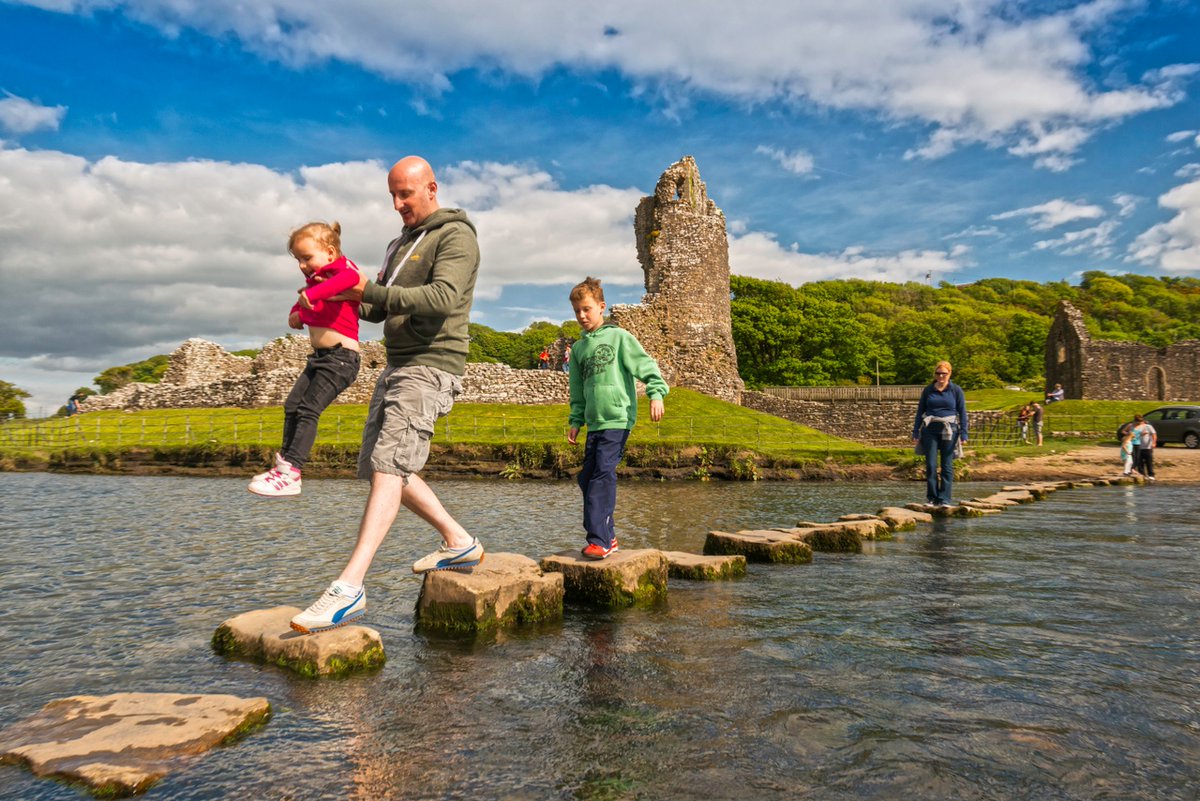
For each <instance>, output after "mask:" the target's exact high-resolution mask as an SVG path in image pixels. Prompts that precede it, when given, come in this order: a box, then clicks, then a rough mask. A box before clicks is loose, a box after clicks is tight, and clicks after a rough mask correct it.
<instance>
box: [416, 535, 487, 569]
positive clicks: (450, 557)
mask: <svg viewBox="0 0 1200 801" xmlns="http://www.w3.org/2000/svg"><path fill="white" fill-rule="evenodd" d="M482 561H483V546H482V545H481V544H480V543H479V538H478V537H477V538H475V539H473V540H471V544H470V545H468V546H467V547H466V548H451V547H450V546H449V545H443V546H442V547H441V548H438V549H437V550H436V551H434V552H433V553H431V554H429V555H428V556H423V557H421V558H420V559H418V560H417V561H416V562H415V563H413V572H414V573H428V572H429V571H430V570H456V569H462V568H467V567H475V565H477V564H479V563H480V562H482Z"/></svg>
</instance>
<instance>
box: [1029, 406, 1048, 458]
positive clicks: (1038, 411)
mask: <svg viewBox="0 0 1200 801" xmlns="http://www.w3.org/2000/svg"><path fill="white" fill-rule="evenodd" d="M1029 410H1030V411H1031V412H1033V417H1032V420H1033V436H1034V439H1036V440H1037V446H1038V447H1039V448H1040V447H1042V414H1043V413H1044V411H1045V410H1043V409H1042V404H1040V403H1038V402H1037V401H1033V402H1032V403H1030V404H1029Z"/></svg>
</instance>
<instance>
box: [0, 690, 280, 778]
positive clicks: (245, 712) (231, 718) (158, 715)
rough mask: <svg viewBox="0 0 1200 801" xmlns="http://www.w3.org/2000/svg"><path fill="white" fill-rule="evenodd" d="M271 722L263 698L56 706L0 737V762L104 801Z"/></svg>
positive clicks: (142, 697) (105, 700) (101, 700)
mask: <svg viewBox="0 0 1200 801" xmlns="http://www.w3.org/2000/svg"><path fill="white" fill-rule="evenodd" d="M270 714H271V705H270V704H269V703H267V699H266V698H238V697H237V696H233V695H184V694H178V693H115V694H113V695H104V696H95V695H76V696H72V697H70V698H60V699H59V700H57V701H51V702H50V703H48V704H46V705H45V706H44V707H42V709H41V711H39V712H38V713H36V714H35V715H33V716H31V717H29V718H26V719H25V720H23V721H21V722H19V723H17V724H15V725H13V726H10V727H8V728H6V729H4V730H3V731H0V762H8V763H12V762H17V763H21V764H24V765H25V766H26V767H28V768H29V769H30V770H31V771H33V773H34V774H35V775H36V776H40V777H47V778H58V779H64V780H66V781H70V782H78V783H80V784H83V785H85V786H87V787H88V789H89V790H91V792H92V793H93V794H94V795H97V796H104V797H109V798H111V797H114V796H124V795H132V794H134V793H141V792H144V791H145V790H146V789H147V788H149V787H150V786H151V785H153V784H154V783H155V782H157V781H158V780H159V779H161V778H162V777H163V776H165V775H167V774H168V773H170V772H171V771H172V770H175V769H177V768H179V767H181V763H182V762H183V758H185V757H189V756H194V755H196V754H202V753H204V752H205V751H208V750H209V749H211V748H213V747H214V746H217V745H221V744H223V743H230V742H233V741H235V740H236V739H238V737H240V736H241V735H243V734H245V733H246V732H247V731H249V730H251V729H252V728H254V727H255V726H258V725H260V724H261V723H263V722H264V721H266V719H267V718H268V717H269V716H270Z"/></svg>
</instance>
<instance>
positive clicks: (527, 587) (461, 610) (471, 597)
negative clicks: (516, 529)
mask: <svg viewBox="0 0 1200 801" xmlns="http://www.w3.org/2000/svg"><path fill="white" fill-rule="evenodd" d="M618 553H620V552H619V551H618ZM562 614H563V576H562V574H561V573H543V572H542V569H541V568H540V567H538V563H537V562H535V561H533V560H532V559H530V558H529V557H528V556H521V555H520V554H515V553H491V552H489V553H488V554H487V558H485V559H484V560H483V562H482V563H481V564H480V565H478V566H476V567H475V568H473V569H472V570H471V571H470V572H467V571H459V570H434V571H431V572H429V573H426V574H425V580H424V583H423V584H422V585H421V596H420V597H419V598H418V599H417V611H416V619H417V626H418V628H422V629H437V630H440V631H453V632H471V631H485V630H490V629H511V628H515V627H517V626H521V625H525V624H528V623H538V622H541V621H544V620H560V619H562Z"/></svg>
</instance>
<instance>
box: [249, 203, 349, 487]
mask: <svg viewBox="0 0 1200 801" xmlns="http://www.w3.org/2000/svg"><path fill="white" fill-rule="evenodd" d="M341 234H342V227H341V226H340V225H338V224H337V223H336V222H335V223H333V224H332V225H328V224H326V223H323V222H311V223H308V224H307V225H304V226H301V227H300V228H297V229H296V230H295V231H292V235H291V237H290V238H289V239H288V252H289V253H291V254H292V256H294V257H295V259H296V263H297V264H298V265H299V267H300V271H301V272H302V273H304V276H305V279H306V281H305V287H304V289H301V290H300V299H299V301H297V302H296V305H294V306H292V310H291V313H290V314H289V315H288V325H289V326H291V327H292V328H296V329H303V328H304V326H308V336H309V339H310V340H311V342H312V347H313V352H312V353H311V354H310V355H309V357H308V362H307V364H306V365H305V367H304V372H302V373H301V374H300V376H299V378H297V379H296V384H295V386H293V387H292V391H291V393H290V394H289V395H288V397H287V400H286V401H284V404H283V445H282V447H281V448H280V449H279V453H276V454H275V466H274V467H272V468H271V469H270V470H268V471H267V472H265V473H260V474H259V475H257V476H255V477H254V478H253V480H251V482H250V486H249V487H247V489H249V490H250V491H251V492H253V493H254V494H256V495H264V496H267V497H279V496H283V495H299V494H300V488H301V483H300V473H301V470H302V469H303V467H304V463H305V462H306V461H307V460H308V455H309V452H310V451H312V446H313V442H314V441H315V440H316V438H317V423H318V421H319V420H320V418H321V412H323V411H325V408H326V407H328V406H329V404H331V403H333V401H334V399H335V398H336V397H337V396H338V395H340V394H341V393H342V390H344V389H346V387H348V386H350V385H351V384H353V383H354V379H355V378H356V377H357V376H358V367H359V352H358V302H357V301H335V300H330V298H331V297H333V296H334V295H337V294H338V293H339V292H343V291H345V290H347V289H349V288H350V287H353V286H355V285H357V284H358V280H359V272H358V267H356V266H355V265H354V263H353V262H351V261H350V260H349V259H347V258H346V257H345V256H343V255H342V241H341Z"/></svg>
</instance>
